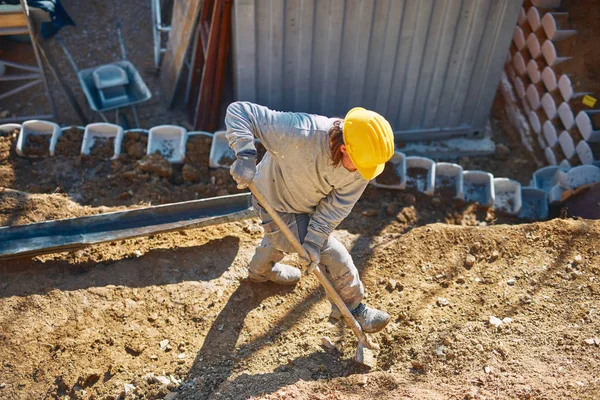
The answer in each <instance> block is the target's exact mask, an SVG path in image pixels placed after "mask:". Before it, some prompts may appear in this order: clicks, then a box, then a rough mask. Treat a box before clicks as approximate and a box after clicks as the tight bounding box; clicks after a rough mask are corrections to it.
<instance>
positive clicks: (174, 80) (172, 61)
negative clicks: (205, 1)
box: [160, 0, 202, 107]
mask: <svg viewBox="0 0 600 400" xmlns="http://www.w3.org/2000/svg"><path fill="white" fill-rule="evenodd" d="M201 3H202V2H201V1H198V0H178V1H175V2H174V3H173V16H172V19H171V32H170V34H169V43H168V44H167V50H166V52H165V56H164V58H163V63H162V66H161V71H160V83H161V88H162V90H163V94H164V99H165V101H166V102H167V104H168V105H169V107H171V106H172V105H173V100H174V99H175V91H176V90H177V84H178V82H179V79H180V77H181V70H182V68H183V65H184V63H185V56H186V53H187V48H188V45H189V43H190V41H191V40H190V39H191V37H192V33H193V31H194V25H195V24H196V20H197V19H198V13H199V11H200V6H201Z"/></svg>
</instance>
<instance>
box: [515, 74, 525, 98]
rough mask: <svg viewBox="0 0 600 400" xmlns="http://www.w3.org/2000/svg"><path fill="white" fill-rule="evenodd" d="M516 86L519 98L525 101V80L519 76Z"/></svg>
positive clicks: (516, 79)
mask: <svg viewBox="0 0 600 400" xmlns="http://www.w3.org/2000/svg"><path fill="white" fill-rule="evenodd" d="M514 85H515V92H517V96H519V98H520V99H525V84H524V83H523V80H522V79H521V78H519V77H518V76H517V77H516V78H515V83H514Z"/></svg>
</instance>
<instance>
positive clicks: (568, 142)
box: [558, 131, 575, 158]
mask: <svg viewBox="0 0 600 400" xmlns="http://www.w3.org/2000/svg"><path fill="white" fill-rule="evenodd" d="M558 143H560V148H561V149H562V152H563V154H564V155H565V157H566V158H571V157H573V156H574V155H575V144H574V143H573V138H572V137H571V135H569V132H567V131H562V132H561V134H560V136H559V137H558Z"/></svg>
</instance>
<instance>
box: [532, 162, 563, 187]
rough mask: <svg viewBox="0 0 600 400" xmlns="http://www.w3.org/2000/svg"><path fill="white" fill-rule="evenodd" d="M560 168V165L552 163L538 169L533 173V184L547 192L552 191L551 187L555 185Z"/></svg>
mask: <svg viewBox="0 0 600 400" xmlns="http://www.w3.org/2000/svg"><path fill="white" fill-rule="evenodd" d="M559 170H560V167H559V166H558V165H551V166H548V167H543V168H540V169H538V170H536V171H535V172H534V173H533V186H535V187H536V188H538V189H541V190H543V191H545V192H546V193H548V192H550V189H551V188H552V186H553V185H554V183H553V181H554V176H555V175H556V173H557V172H558V171H559Z"/></svg>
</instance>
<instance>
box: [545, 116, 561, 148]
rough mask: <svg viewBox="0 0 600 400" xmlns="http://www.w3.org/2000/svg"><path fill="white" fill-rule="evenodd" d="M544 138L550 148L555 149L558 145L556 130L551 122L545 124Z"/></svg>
mask: <svg viewBox="0 0 600 400" xmlns="http://www.w3.org/2000/svg"><path fill="white" fill-rule="evenodd" d="M543 131H544V138H545V139H546V142H547V143H548V146H550V147H554V146H555V145H556V143H558V135H557V134H556V128H555V127H554V125H553V124H552V122H550V121H546V122H544V126H543Z"/></svg>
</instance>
